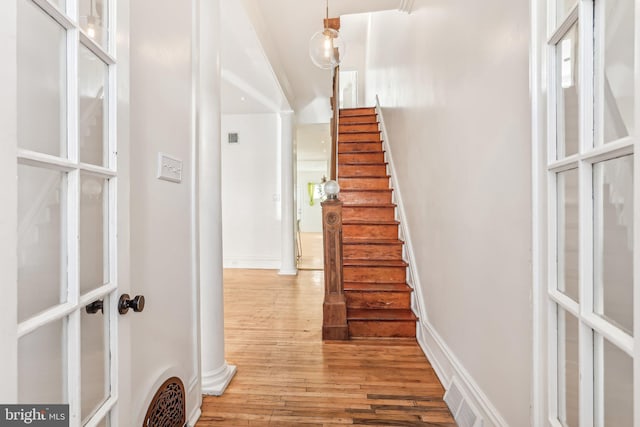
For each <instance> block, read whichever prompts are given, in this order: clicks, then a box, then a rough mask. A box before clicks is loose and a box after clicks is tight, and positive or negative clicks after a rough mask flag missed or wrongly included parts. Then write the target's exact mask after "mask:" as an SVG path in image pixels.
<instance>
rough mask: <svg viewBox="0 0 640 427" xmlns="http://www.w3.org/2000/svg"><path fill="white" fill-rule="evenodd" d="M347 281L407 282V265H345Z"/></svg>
mask: <svg viewBox="0 0 640 427" xmlns="http://www.w3.org/2000/svg"><path fill="white" fill-rule="evenodd" d="M343 273H344V280H345V281H346V282H367V283H381V282H388V283H406V281H407V269H406V267H359V266H349V265H345V266H344V267H343Z"/></svg>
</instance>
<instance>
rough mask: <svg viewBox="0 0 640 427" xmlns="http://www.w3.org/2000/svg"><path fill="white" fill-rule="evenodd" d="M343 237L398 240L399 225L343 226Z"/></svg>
mask: <svg viewBox="0 0 640 427" xmlns="http://www.w3.org/2000/svg"><path fill="white" fill-rule="evenodd" d="M342 235H343V236H344V238H345V239H358V238H367V239H397V238H398V225H397V224H388V225H387V224H384V225H382V224H376V225H367V224H358V225H352V224H345V225H343V226H342Z"/></svg>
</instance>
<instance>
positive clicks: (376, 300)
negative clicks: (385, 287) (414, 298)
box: [344, 288, 411, 309]
mask: <svg viewBox="0 0 640 427" xmlns="http://www.w3.org/2000/svg"><path fill="white" fill-rule="evenodd" d="M409 289H411V288H409ZM344 295H345V299H346V302H347V307H348V308H349V309H358V308H367V309H376V308H384V309H398V308H405V309H410V308H411V292H410V291H409V292H405V291H399V292H390V291H387V292H384V291H371V290H366V291H351V290H349V291H348V290H346V289H345V291H344Z"/></svg>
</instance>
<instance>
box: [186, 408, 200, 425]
mask: <svg viewBox="0 0 640 427" xmlns="http://www.w3.org/2000/svg"><path fill="white" fill-rule="evenodd" d="M201 415H202V410H201V409H200V408H195V409H194V410H193V412H191V415H190V416H189V421H188V422H187V426H188V427H193V426H195V425H196V423H197V422H198V420H199V419H200V416H201Z"/></svg>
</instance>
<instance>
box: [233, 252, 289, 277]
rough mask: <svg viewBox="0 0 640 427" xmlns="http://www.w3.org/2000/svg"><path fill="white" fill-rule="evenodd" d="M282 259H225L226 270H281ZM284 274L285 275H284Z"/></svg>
mask: <svg viewBox="0 0 640 427" xmlns="http://www.w3.org/2000/svg"><path fill="white" fill-rule="evenodd" d="M280 264H281V262H280V258H261V257H250V256H249V257H224V261H223V265H224V268H242V269H247V270H253V269H256V270H280ZM282 274H284V273H282Z"/></svg>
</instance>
